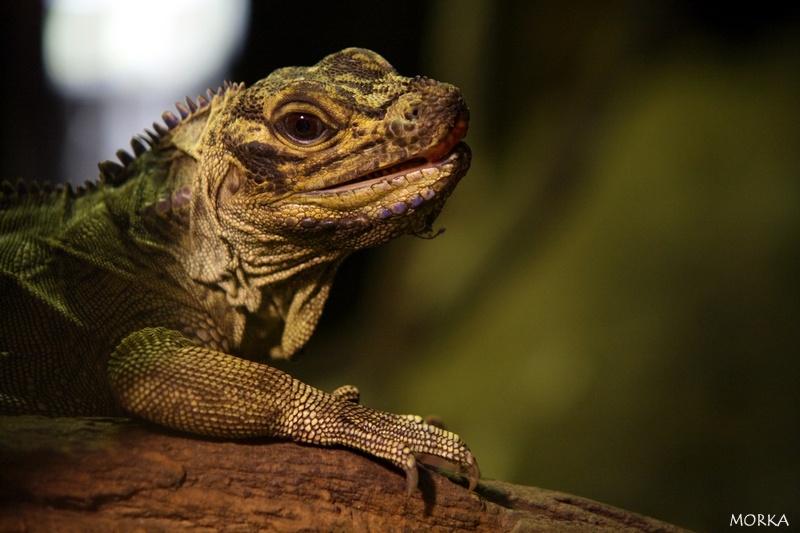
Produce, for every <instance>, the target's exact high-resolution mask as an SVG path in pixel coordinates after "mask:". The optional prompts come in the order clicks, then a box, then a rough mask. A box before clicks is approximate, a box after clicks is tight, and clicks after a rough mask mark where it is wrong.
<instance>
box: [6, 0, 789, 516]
mask: <svg viewBox="0 0 800 533" xmlns="http://www.w3.org/2000/svg"><path fill="white" fill-rule="evenodd" d="M0 9H2V12H0V15H2V20H3V32H2V40H3V41H2V49H3V51H4V52H3V54H2V57H3V68H2V77H3V83H2V87H3V89H2V90H3V102H4V104H3V105H2V106H0V113H2V123H1V124H2V128H1V130H0V131H1V132H2V145H1V148H2V161H0V164H1V165H2V167H0V171H1V172H0V176H2V177H4V178H16V177H18V176H25V177H28V178H38V179H51V180H58V179H59V161H60V158H61V152H60V146H61V139H62V138H63V134H64V131H65V129H64V128H65V126H64V122H65V119H66V117H65V113H64V104H63V103H62V102H61V101H60V100H59V97H58V96H57V95H56V94H55V93H54V92H53V91H52V90H51V89H50V88H49V85H48V84H47V83H46V81H45V78H44V74H43V71H42V63H41V54H40V35H39V31H40V25H41V15H42V13H41V7H40V6H38V4H37V3H33V2H32V3H25V5H23V3H4V4H3V6H2V8H0ZM798 30H800V18H799V17H798V9H797V8H795V7H791V5H787V6H779V4H778V3H777V2H760V3H744V4H738V7H737V6H734V5H732V4H725V5H724V6H719V5H718V4H716V3H711V2H656V1H654V2H623V1H611V2H593V1H588V0H583V1H579V2H569V3H562V2H552V1H547V2H527V1H505V2H496V3H490V2H477V1H475V2H470V1H467V2H456V1H442V2H421V1H405V2H363V3H361V2H336V3H317V2H307V1H294V2H253V4H252V11H251V24H250V30H249V31H250V32H249V37H248V42H247V46H246V47H245V49H244V52H243V54H242V55H241V56H240V57H239V58H238V59H237V61H236V62H235V63H234V64H233V65H232V66H231V76H232V78H233V79H234V80H237V81H239V80H242V81H246V82H248V83H252V82H254V81H256V80H257V79H259V78H261V77H264V76H265V75H266V74H267V73H269V72H270V71H271V70H273V69H274V68H277V67H281V66H286V65H295V64H296V65H309V64H313V63H315V62H316V61H318V60H319V59H320V58H321V57H323V56H324V55H326V54H328V53H330V52H333V51H335V50H338V49H341V48H344V47H347V46H363V47H367V48H372V49H374V50H376V51H378V52H379V53H381V54H382V55H384V56H385V57H386V58H387V59H388V60H389V61H390V62H391V63H392V64H393V65H394V66H395V67H397V69H398V70H399V71H400V72H402V73H404V74H408V75H414V74H425V75H428V76H430V77H434V78H437V79H441V80H444V81H449V82H451V83H454V84H455V85H458V86H459V87H461V88H462V89H463V90H464V92H465V95H466V97H467V100H468V102H470V105H471V110H472V124H471V130H470V135H469V137H468V139H467V140H468V141H469V142H470V145H471V146H472V148H473V152H474V164H473V169H472V170H471V171H470V174H469V175H468V176H467V178H466V179H465V180H464V181H463V182H462V184H461V185H460V186H459V189H458V190H457V191H456V193H455V194H454V195H453V197H452V199H451V200H450V202H449V204H448V206H447V207H446V208H445V211H444V213H443V215H442V216H441V217H440V219H439V222H438V223H439V224H440V225H441V226H444V227H446V228H447V232H446V233H445V234H443V235H442V236H441V237H439V238H437V239H435V240H434V241H433V242H428V241H424V240H420V239H414V238H410V237H409V238H404V239H401V240H399V241H397V242H395V243H392V244H390V245H387V246H384V247H382V248H379V249H376V250H370V251H367V252H363V253H359V254H356V255H355V256H354V257H353V258H351V259H350V260H348V261H347V262H346V263H345V265H344V267H343V270H342V272H341V274H340V277H339V279H338V283H337V284H336V285H335V288H334V291H333V294H332V298H331V301H330V302H329V306H328V307H327V309H326V313H325V316H324V319H323V321H322V324H321V326H320V329H319V331H318V334H317V336H316V337H315V338H314V339H313V340H312V342H311V343H310V344H309V346H308V349H307V350H306V352H305V353H304V354H302V356H301V357H300V358H299V359H298V360H297V362H294V363H290V364H288V365H281V366H282V368H285V369H288V370H289V371H291V372H292V373H293V374H294V375H295V376H296V377H299V378H302V379H304V380H307V381H309V382H311V383H312V384H315V385H318V386H321V387H323V388H327V389H332V388H334V387H336V386H339V385H342V384H343V383H353V384H356V385H358V386H359V387H360V388H361V390H362V400H363V401H364V402H365V403H366V404H368V405H371V406H375V407H379V408H382V409H386V410H390V411H394V412H416V413H419V414H423V415H426V414H431V413H435V414H437V415H440V416H441V417H442V418H444V419H445V421H446V422H447V423H448V424H449V427H451V428H452V429H455V430H457V431H458V432H459V433H460V434H461V435H462V436H463V437H464V438H465V439H466V440H467V441H468V442H469V443H470V445H471V447H472V449H473V451H474V452H475V454H476V456H477V457H478V458H479V461H480V463H481V466H482V469H483V471H484V474H485V476H486V477H490V478H500V479H503V480H507V481H512V482H517V483H523V484H530V485H538V486H542V487H547V488H551V489H557V490H562V491H566V492H572V493H575V494H579V495H581V496H586V497H589V498H593V499H597V500H601V501H604V502H607V503H611V504H614V505H618V506H621V507H625V508H628V509H631V510H634V511H638V512H641V513H645V514H649V515H652V516H655V517H657V518H660V519H663V520H667V521H671V522H674V523H676V524H679V525H683V526H686V527H691V528H696V529H702V530H719V529H722V528H726V527H728V526H729V523H730V516H731V514H737V515H738V514H740V513H745V514H746V513H764V514H767V513H771V514H777V515H779V516H780V515H782V514H786V515H787V517H788V520H789V522H790V524H792V525H795V524H796V523H797V522H798V521H799V520H800V515H799V514H797V509H800V485H798V475H800V459H798V453H797V450H798V449H800V414H799V413H800V394H799V393H798V381H799V380H798V378H799V377H800V362H799V361H800V359H798V355H799V354H800V305H798V304H800V283H799V282H798V272H799V271H800V270H799V268H798V267H800V246H799V245H800V156H798V144H799V143H798V139H800V131H798V130H800V126H798V124H800V121H799V120H798V119H800V105H798V104H799V103H800V98H799V97H800V79H799V78H800V74H799V73H800V31H798ZM169 36H170V33H169V31H166V30H165V29H164V28H160V27H159V26H158V21H154V32H153V35H150V36H142V38H143V39H151V38H158V39H162V40H163V42H164V44H165V53H168V48H169V38H170V37H169ZM198 55H199V56H200V55H202V54H201V53H199V54H198ZM202 89H203V88H200V87H199V88H198V89H197V92H199V91H201V90H202ZM181 96H182V95H175V99H177V98H180V97H181ZM171 101H172V100H170V101H167V102H164V107H163V108H166V107H168V106H169V105H170V103H171ZM163 108H161V109H154V110H153V119H157V118H158V117H159V116H160V114H161V111H162V110H163ZM146 126H148V124H142V125H141V127H142V128H144V127H146ZM138 132H139V131H132V132H131V134H135V133H138ZM108 156H109V157H111V156H112V154H108ZM95 173H96V170H95V169H94V168H93V167H87V170H86V174H87V175H86V178H87V179H94V177H95V176H96V174H95ZM4 312H5V311H4Z"/></svg>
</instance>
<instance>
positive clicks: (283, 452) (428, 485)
mask: <svg viewBox="0 0 800 533" xmlns="http://www.w3.org/2000/svg"><path fill="white" fill-rule="evenodd" d="M0 469H1V470H2V478H1V480H0V531H26V532H37V531H89V530H91V531H121V532H127V531H137V532H138V531H412V530H413V531H418V530H423V531H454V530H459V531H515V532H523V531H552V530H559V531H596V530H598V529H608V530H612V529H613V530H629V531H668V532H669V531H681V530H680V529H679V528H677V527H675V526H671V525H668V524H665V523H663V522H659V521H657V520H654V519H651V518H647V517H644V516H641V515H638V514H635V513H630V512H627V511H624V510H621V509H617V508H614V507H611V506H608V505H604V504H601V503H597V502H594V501H590V500H587V499H584V498H580V497H576V496H571V495H569V494H563V493H559V492H553V491H549V490H543V489H539V488H534V487H523V486H518V485H512V484H509V483H503V482H499V481H488V480H487V481H482V482H481V484H480V485H479V487H478V489H477V490H476V491H475V492H474V493H473V492H470V491H468V490H467V489H466V488H464V484H465V483H464V481H463V480H460V479H459V478H458V477H453V478H452V479H448V478H446V477H445V476H443V475H440V474H438V473H436V472H434V471H431V470H427V469H423V470H421V471H420V483H419V487H420V488H419V490H418V491H416V492H415V493H414V494H413V495H412V496H410V497H409V496H407V495H406V485H405V479H404V477H403V475H402V473H401V472H398V471H396V470H394V469H392V468H391V467H390V466H387V465H385V464H383V463H381V462H378V461H375V460H373V459H371V458H368V457H365V456H362V455H359V454H357V453H353V452H350V451H348V450H343V449H323V448H316V447H311V446H300V445H297V444H292V443H287V442H276V441H269V440H258V441H248V442H228V441H220V440H208V439H198V438H193V437H191V436H186V435H183V434H177V433H172V432H168V431H165V430H161V429H159V428H154V427H152V426H147V425H144V424H140V423H137V422H132V421H128V420H121V419H106V418H78V419H75V418H62V419H48V418H43V417H35V416H25V417H0Z"/></svg>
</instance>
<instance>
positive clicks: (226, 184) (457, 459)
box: [0, 48, 479, 490]
mask: <svg viewBox="0 0 800 533" xmlns="http://www.w3.org/2000/svg"><path fill="white" fill-rule="evenodd" d="M177 111H178V113H179V115H180V117H177V116H175V115H174V114H172V113H171V112H166V113H164V115H163V119H164V123H165V125H166V127H165V126H161V125H159V124H154V131H147V135H146V136H142V137H139V138H134V139H133V140H132V143H131V145H132V148H133V152H134V153H133V154H132V155H131V154H129V153H127V152H124V151H120V152H118V153H117V155H118V158H119V159H120V163H114V162H105V163H101V164H100V171H101V172H100V180H99V181H98V182H97V183H94V184H92V183H87V184H86V186H85V187H83V188H79V189H78V190H73V189H72V188H71V187H69V186H67V187H60V186H59V187H49V186H38V185H32V186H24V185H11V184H9V183H8V182H5V183H4V184H3V189H2V191H0V295H2V300H3V313H2V317H1V318H0V413H6V414H43V415H48V416H87V415H88V416H106V415H115V416H128V415H133V416H137V417H140V418H143V419H145V420H149V421H151V422H155V423H158V424H163V425H166V426H170V427H174V428H177V429H181V430H184V431H188V432H192V433H195V434H201V435H212V436H221V437H230V438H243V437H253V436H266V435H269V436H276V437H282V438H288V439H292V440H295V441H298V442H305V443H312V444H319V445H342V446H347V447H351V448H355V449H358V450H361V451H364V452H366V453H368V454H371V455H374V456H377V457H381V458H383V459H386V460H389V461H391V462H392V463H394V464H395V465H397V466H398V467H400V468H402V469H404V470H405V472H406V474H407V479H408V487H409V490H411V489H413V487H414V486H415V485H416V479H417V472H416V468H417V466H416V459H415V454H420V453H424V454H430V455H435V456H439V457H442V458H444V459H446V460H448V461H450V462H451V463H452V464H453V465H455V466H456V467H457V468H458V469H459V470H460V471H462V472H465V473H466V474H467V476H468V477H469V479H470V485H471V487H474V485H475V483H477V479H478V476H479V473H478V467H477V463H476V462H475V460H474V457H473V456H472V454H471V453H470V451H469V449H468V448H467V446H466V444H465V443H464V442H463V441H462V440H461V439H460V438H459V437H458V436H457V435H455V434H453V433H450V432H447V431H445V430H442V429H440V428H437V427H434V426H431V425H428V424H425V423H424V422H422V421H421V419H419V417H413V416H400V415H393V414H390V413H384V412H380V411H376V410H373V409H370V408H368V407H365V406H362V405H359V404H358V402H357V399H358V393H357V390H356V389H354V388H352V387H343V388H341V389H339V390H337V391H334V393H331V394H327V393H324V392H322V391H320V390H317V389H315V388H313V387H310V386H309V385H306V384H304V383H301V382H299V381H297V380H294V379H293V378H291V376H289V375H287V374H285V373H283V372H280V371H278V370H277V369H274V368H272V367H270V366H268V365H266V364H263V363H261V362H256V361H258V360H263V359H264V358H265V356H266V355H271V356H273V357H290V356H292V355H293V354H294V353H295V352H297V350H299V349H300V348H301V347H302V346H303V345H304V344H305V343H306V341H307V340H308V338H309V336H310V335H311V334H312V332H313V330H314V328H315V326H316V323H317V320H318V318H319V316H320V313H321V312H322V307H323V304H324V302H325V299H326V298H327V295H328V289H329V287H330V284H331V282H332V279H333V276H334V274H335V272H336V269H337V268H338V266H339V264H340V263H341V261H342V260H343V259H344V257H346V256H347V255H348V254H349V253H351V252H352V251H354V250H357V249H361V248H364V247H368V246H374V245H377V244H380V243H383V242H386V241H388V240H390V239H393V238H395V237H398V236H400V235H403V234H408V233H415V234H420V233H425V232H428V231H430V226H431V223H432V222H433V220H434V218H435V217H436V215H437V214H438V213H439V211H440V209H441V208H442V206H443V204H444V202H445V200H446V198H447V196H448V195H449V194H450V193H451V191H452V190H453V188H454V187H455V185H456V184H457V182H458V181H459V179H460V178H461V177H463V175H464V174H465V173H466V171H467V169H468V167H469V160H470V152H469V149H468V148H467V146H466V145H465V144H464V143H463V142H461V139H462V138H463V137H464V135H465V134H466V130H467V121H468V110H467V107H466V104H465V102H464V100H463V98H462V96H461V94H460V92H459V91H458V89H456V88H455V87H453V86H451V85H448V84H444V83H439V82H436V81H433V80H429V79H427V78H422V77H416V78H406V77H403V76H400V75H398V74H397V73H396V72H395V70H394V69H393V68H392V67H391V65H389V63H388V62H386V61H385V60H384V59H383V58H382V57H380V56H379V55H377V54H375V53H374V52H371V51H368V50H363V49H354V48H351V49H346V50H343V51H341V52H337V53H335V54H332V55H330V56H328V57H326V58H324V59H323V60H322V61H320V62H319V63H318V64H317V65H314V66H312V67H289V68H284V69H279V70H277V71H275V72H273V73H272V74H271V75H270V76H268V77H267V78H265V79H263V80H261V81H259V82H257V83H255V84H254V85H252V86H251V87H245V86H244V85H243V84H235V83H234V84H232V83H227V82H226V84H225V85H223V86H222V87H221V88H220V89H219V90H218V91H217V92H216V93H214V92H213V91H209V93H208V95H207V96H201V97H199V98H198V99H197V100H196V101H193V100H190V99H188V98H187V103H186V104H185V105H184V104H177Z"/></svg>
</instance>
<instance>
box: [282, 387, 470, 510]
mask: <svg viewBox="0 0 800 533" xmlns="http://www.w3.org/2000/svg"><path fill="white" fill-rule="evenodd" d="M309 389H311V390H313V391H314V392H311V391H308V392H311V394H310V395H309V396H317V395H318V394H322V395H324V396H327V398H328V401H327V402H326V401H325V400H323V399H322V398H321V397H319V396H317V397H316V401H315V402H314V403H316V404H317V405H315V406H314V407H312V406H310V405H309V406H307V407H306V408H305V409H301V410H299V411H296V416H297V418H295V419H294V420H293V423H292V424H291V426H292V428H291V429H290V436H291V438H293V439H295V440H300V441H304V442H312V443H316V444H321V445H340V446H345V447H348V448H353V449H356V450H360V451H362V452H364V453H367V454H369V455H372V456H375V457H379V458H382V459H385V460H387V461H389V462H391V463H392V464H394V465H395V466H397V467H399V468H401V469H402V470H403V471H405V473H406V485H407V489H408V493H409V494H411V493H412V492H413V491H414V489H415V488H416V486H417V482H418V479H419V473H418V471H417V468H418V459H417V456H421V457H423V458H424V457H435V458H439V459H443V460H444V461H445V462H446V463H448V464H450V465H452V466H453V467H455V469H456V470H457V471H458V472H459V473H461V474H464V475H465V476H466V477H467V479H468V481H469V488H470V490H473V489H474V488H475V487H476V486H477V484H478V479H479V478H480V470H479V469H478V463H477V461H476V460H475V457H474V456H473V455H472V452H471V451H470V450H469V447H467V444H466V443H465V442H464V441H463V440H462V439H461V437H459V436H458V435H456V434H455V433H452V432H450V431H447V430H445V429H442V428H439V427H437V426H435V425H431V424H427V423H426V422H425V421H424V420H423V419H422V417H419V416H416V415H395V414H392V413H387V412H383V411H378V410H375V409H371V408H369V407H365V406H363V405H359V404H358V403H355V398H357V397H355V398H354V396H353V395H352V394H351V393H352V391H353V390H356V391H357V389H355V388H354V387H352V388H346V387H342V388H339V389H337V390H336V391H335V392H334V393H333V394H330V395H325V393H321V391H318V390H315V389H312V388H311V387H309ZM314 393H316V394H314ZM303 396H305V395H303ZM307 397H308V396H307Z"/></svg>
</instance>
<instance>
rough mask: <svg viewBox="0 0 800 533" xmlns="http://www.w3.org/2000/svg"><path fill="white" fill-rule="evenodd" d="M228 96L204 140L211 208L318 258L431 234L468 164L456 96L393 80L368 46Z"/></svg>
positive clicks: (436, 86) (416, 81)
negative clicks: (310, 250)
mask: <svg viewBox="0 0 800 533" xmlns="http://www.w3.org/2000/svg"><path fill="white" fill-rule="evenodd" d="M229 98H230V100H229V101H227V102H226V105H225V106H224V107H223V109H222V111H221V112H220V113H218V114H216V116H214V117H213V118H212V119H211V121H210V122H209V125H208V127H207V128H206V132H207V134H206V136H205V146H206V147H207V149H206V150H204V154H203V155H204V156H205V157H206V158H209V159H210V160H211V161H210V163H209V165H208V167H207V168H209V169H210V172H209V174H211V176H210V180H209V184H208V185H207V186H208V188H209V192H210V193H211V194H210V195H211V196H212V198H213V200H212V201H215V202H216V206H214V208H215V210H216V212H217V213H218V214H219V216H220V218H221V219H225V222H226V225H233V226H241V227H242V228H243V229H246V231H248V232H251V233H252V232H256V233H258V232H259V231H263V232H264V233H265V235H264V236H263V237H264V238H267V236H266V234H269V235H270V237H271V238H273V239H274V238H278V237H282V238H283V239H285V240H286V241H289V242H291V243H292V244H294V245H298V244H300V243H306V245H307V246H309V247H312V248H313V249H314V250H315V252H316V253H317V254H321V253H323V252H324V251H325V249H329V250H331V251H333V249H338V250H353V249H358V248H363V247H367V246H372V245H375V244H379V243H381V242H385V241H387V240H389V239H392V238H394V237H397V236H399V235H402V234H405V233H420V232H424V231H428V230H430V225H431V223H432V222H433V220H434V218H435V217H436V215H437V214H438V213H439V210H440V209H441V208H442V206H443V204H444V201H445V200H446V198H447V196H448V195H449V194H450V192H451V191H452V190H453V188H454V187H455V186H456V184H457V183H458V181H459V180H460V179H461V177H463V176H464V174H465V173H466V172H467V169H468V167H469V162H470V152H469V148H468V147H467V146H466V145H465V144H464V143H463V142H461V139H462V138H463V137H464V136H465V135H466V132H467V123H468V116H469V114H468V109H467V106H466V103H465V102H464V99H463V97H462V95H461V93H460V91H459V90H458V89H457V88H455V87H454V86H452V85H449V84H445V83H440V82H437V81H433V80H430V79H427V78H423V77H416V78H407V77H403V76H400V75H399V74H397V72H396V71H395V69H394V68H393V67H392V66H391V65H390V64H389V63H388V62H387V61H386V60H385V59H383V58H382V57H381V56H379V55H378V54H376V53H374V52H371V51H369V50H363V49H356V48H350V49H346V50H343V51H341V52H337V53H335V54H332V55H329V56H327V57H326V58H324V59H323V60H322V61H320V62H319V63H318V64H316V65H314V66H311V67H289V68H283V69H280V70H277V71H275V72H273V73H272V74H271V75H270V76H268V77H267V78H265V79H263V80H261V81H259V82H257V83H255V84H254V85H252V86H251V87H248V88H246V89H241V90H238V91H235V92H234V91H232V92H231V94H230V95H229ZM220 159H223V160H224V161H225V162H226V164H225V165H220V164H219V160H220Z"/></svg>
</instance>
